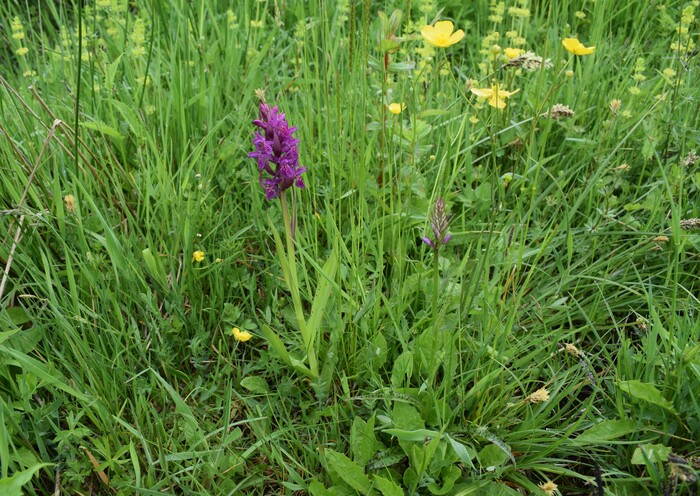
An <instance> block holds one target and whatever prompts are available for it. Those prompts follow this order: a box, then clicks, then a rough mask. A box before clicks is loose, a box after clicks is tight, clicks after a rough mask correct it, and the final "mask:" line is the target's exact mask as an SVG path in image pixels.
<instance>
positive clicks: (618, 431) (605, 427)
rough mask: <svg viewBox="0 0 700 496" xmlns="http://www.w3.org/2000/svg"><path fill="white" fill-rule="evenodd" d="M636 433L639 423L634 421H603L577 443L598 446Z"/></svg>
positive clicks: (581, 436)
mask: <svg viewBox="0 0 700 496" xmlns="http://www.w3.org/2000/svg"><path fill="white" fill-rule="evenodd" d="M636 431H637V423H636V422H634V421H632V420H603V421H602V422H598V423H597V424H595V425H594V426H593V427H590V428H589V429H586V431H585V432H583V433H581V434H580V435H579V436H578V437H577V438H576V439H575V441H576V442H577V443H579V444H598V443H602V442H604V441H610V440H611V439H617V438H619V437H622V436H626V435H627V434H631V433H632V432H636Z"/></svg>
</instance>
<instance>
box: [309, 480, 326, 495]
mask: <svg viewBox="0 0 700 496" xmlns="http://www.w3.org/2000/svg"><path fill="white" fill-rule="evenodd" d="M309 494H310V495H311V496H331V492H330V491H329V490H328V489H326V486H324V485H323V484H321V483H320V482H319V481H317V480H314V481H312V482H311V484H309Z"/></svg>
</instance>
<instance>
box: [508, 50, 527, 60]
mask: <svg viewBox="0 0 700 496" xmlns="http://www.w3.org/2000/svg"><path fill="white" fill-rule="evenodd" d="M503 53H504V54H505V56H506V57H508V60H511V59H514V58H515V57H519V56H520V55H522V54H524V53H525V50H523V49H522V48H512V47H508V48H504V49H503Z"/></svg>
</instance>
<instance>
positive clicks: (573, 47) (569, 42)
mask: <svg viewBox="0 0 700 496" xmlns="http://www.w3.org/2000/svg"><path fill="white" fill-rule="evenodd" d="M561 44H562V45H564V48H566V50H567V51H568V52H570V53H573V54H574V55H588V54H589V53H593V51H594V50H595V47H594V46H592V47H587V46H583V43H581V42H580V41H578V38H564V39H563V40H561Z"/></svg>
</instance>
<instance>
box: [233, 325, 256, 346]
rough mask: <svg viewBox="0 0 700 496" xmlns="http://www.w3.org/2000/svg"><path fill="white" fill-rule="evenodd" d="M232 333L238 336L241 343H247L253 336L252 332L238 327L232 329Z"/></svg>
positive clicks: (237, 339) (235, 336)
mask: <svg viewBox="0 0 700 496" xmlns="http://www.w3.org/2000/svg"><path fill="white" fill-rule="evenodd" d="M231 334H233V337H234V338H236V341H240V342H241V343H245V342H246V341H248V340H249V339H250V338H252V337H253V335H252V334H251V333H249V332H248V331H241V330H240V329H239V328H238V327H234V328H233V329H231Z"/></svg>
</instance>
